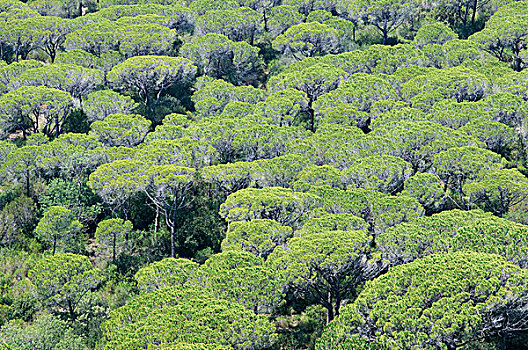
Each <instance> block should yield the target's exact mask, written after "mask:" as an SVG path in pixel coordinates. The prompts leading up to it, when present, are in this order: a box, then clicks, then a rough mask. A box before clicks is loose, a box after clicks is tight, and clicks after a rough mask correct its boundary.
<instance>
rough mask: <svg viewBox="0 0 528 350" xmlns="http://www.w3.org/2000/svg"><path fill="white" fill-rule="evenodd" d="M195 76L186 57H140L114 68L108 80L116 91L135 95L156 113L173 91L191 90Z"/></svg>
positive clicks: (193, 67) (192, 67) (192, 66)
mask: <svg viewBox="0 0 528 350" xmlns="http://www.w3.org/2000/svg"><path fill="white" fill-rule="evenodd" d="M195 74H196V67H195V66H194V65H192V63H191V61H189V60H187V59H185V58H182V57H168V56H138V57H132V58H129V59H127V60H126V61H125V62H123V63H120V64H118V65H117V66H115V67H114V68H112V70H111V71H110V72H109V73H108V76H107V79H108V81H109V83H110V84H111V85H112V86H113V87H114V88H115V89H116V90H120V91H132V92H133V93H135V94H136V95H137V96H138V98H139V99H140V101H142V102H143V103H144V105H145V106H146V107H147V108H148V109H149V110H150V111H151V112H153V111H154V109H155V108H156V106H157V105H158V103H159V101H160V99H161V97H162V96H163V95H164V94H166V93H167V91H168V90H169V89H171V88H173V87H174V86H180V87H182V88H184V87H186V86H188V84H190V82H191V81H192V80H193V79H194V76H195Z"/></svg>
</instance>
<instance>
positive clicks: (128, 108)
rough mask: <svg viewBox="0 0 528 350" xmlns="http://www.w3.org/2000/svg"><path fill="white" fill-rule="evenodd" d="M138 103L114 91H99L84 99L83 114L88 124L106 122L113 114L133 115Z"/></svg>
mask: <svg viewBox="0 0 528 350" xmlns="http://www.w3.org/2000/svg"><path fill="white" fill-rule="evenodd" d="M137 106H138V105H137V103H135V102H134V100H133V99H132V98H131V97H129V96H124V95H121V94H119V93H117V92H115V91H112V90H98V91H94V92H91V93H89V94H88V95H87V96H86V98H85V99H84V104H83V112H84V113H85V114H86V118H87V119H88V122H94V121H96V120H104V119H105V118H106V117H107V116H109V115H111V114H117V113H123V114H131V113H132V112H133V111H134V110H135V109H136V108H137Z"/></svg>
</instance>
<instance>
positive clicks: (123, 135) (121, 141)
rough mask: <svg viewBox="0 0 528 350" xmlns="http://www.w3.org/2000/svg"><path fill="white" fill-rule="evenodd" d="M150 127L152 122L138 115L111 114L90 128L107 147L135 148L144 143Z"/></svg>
mask: <svg viewBox="0 0 528 350" xmlns="http://www.w3.org/2000/svg"><path fill="white" fill-rule="evenodd" d="M150 125H151V122H150V120H147V119H146V118H145V117H143V116H140V115H137V114H132V115H127V114H111V115H109V116H107V117H106V118H105V119H104V120H101V121H95V122H94V123H92V125H91V126H90V128H91V130H92V133H93V134H95V136H97V138H98V139H99V141H101V142H102V143H103V144H104V145H105V146H109V147H119V146H123V147H134V146H137V145H139V144H140V143H142V142H143V140H144V139H145V136H146V135H147V133H148V132H149V129H150Z"/></svg>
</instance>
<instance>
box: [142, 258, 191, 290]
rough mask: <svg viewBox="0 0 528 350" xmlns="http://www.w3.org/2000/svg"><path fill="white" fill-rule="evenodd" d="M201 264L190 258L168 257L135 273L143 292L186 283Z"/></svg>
mask: <svg viewBox="0 0 528 350" xmlns="http://www.w3.org/2000/svg"><path fill="white" fill-rule="evenodd" d="M198 267H199V265H198V264H197V263H195V262H193V261H191V260H188V259H174V258H166V259H163V260H160V261H156V262H153V263H151V264H149V265H147V266H145V267H142V268H141V269H139V270H138V272H137V273H136V275H135V278H136V281H137V282H138V288H139V290H140V291H141V292H142V293H150V292H153V291H155V290H158V289H163V288H166V287H178V286H183V285H185V284H186V283H187V282H188V281H189V280H190V279H191V278H193V275H194V274H195V273H196V271H197V269H198Z"/></svg>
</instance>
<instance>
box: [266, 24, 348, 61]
mask: <svg viewBox="0 0 528 350" xmlns="http://www.w3.org/2000/svg"><path fill="white" fill-rule="evenodd" d="M337 47H338V33H337V31H336V30H335V29H334V28H332V27H329V26H326V25H324V24H321V23H319V22H309V23H300V24H296V25H293V26H291V27H290V28H288V29H287V30H286V31H285V32H284V33H283V34H281V35H279V36H278V37H277V38H276V39H275V40H273V48H274V49H275V50H277V51H281V52H287V53H289V54H291V55H292V56H293V57H294V58H295V59H297V60H301V59H303V58H305V57H313V56H322V55H326V54H329V53H337Z"/></svg>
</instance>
